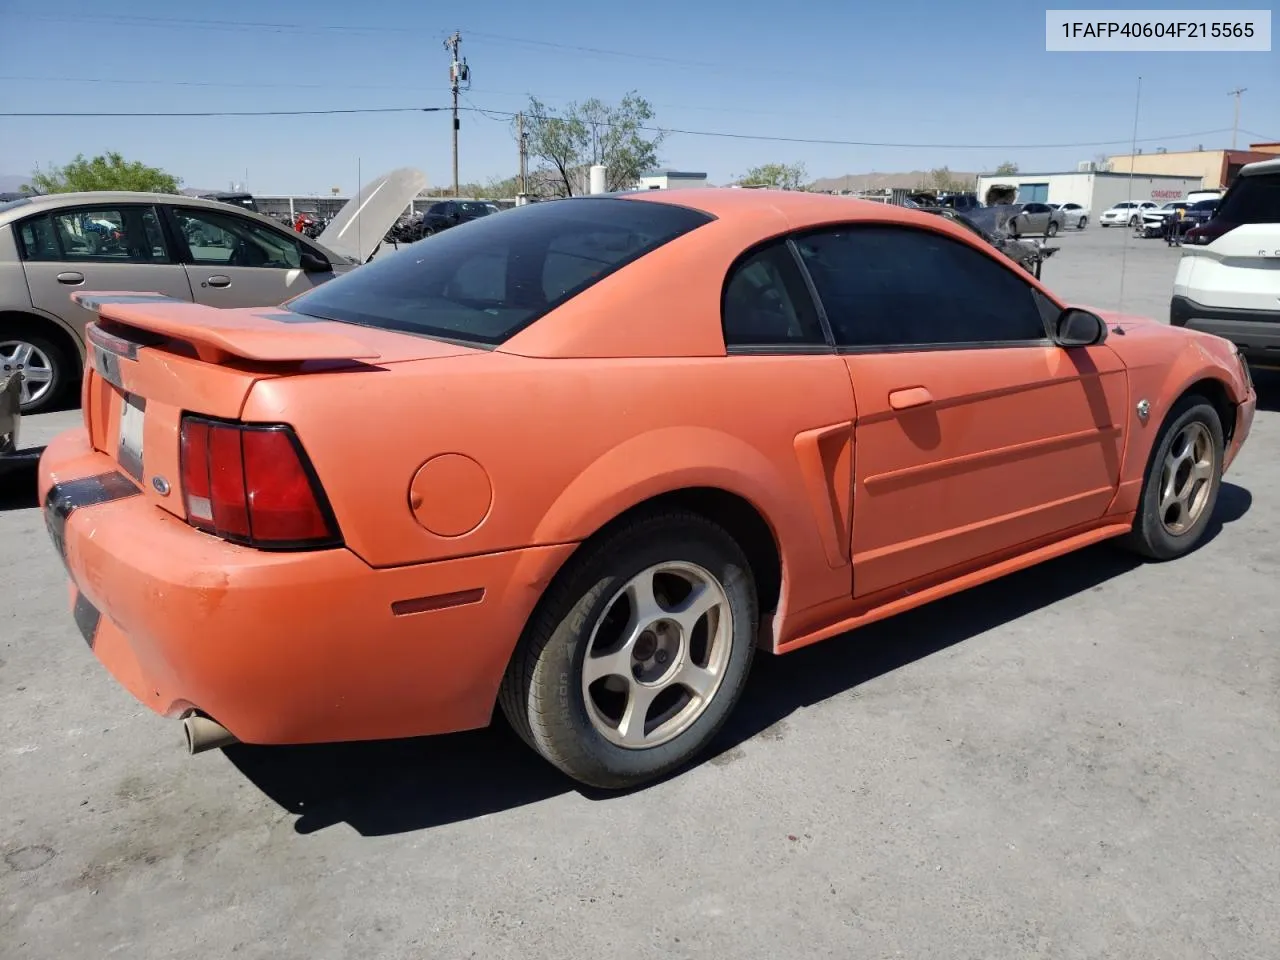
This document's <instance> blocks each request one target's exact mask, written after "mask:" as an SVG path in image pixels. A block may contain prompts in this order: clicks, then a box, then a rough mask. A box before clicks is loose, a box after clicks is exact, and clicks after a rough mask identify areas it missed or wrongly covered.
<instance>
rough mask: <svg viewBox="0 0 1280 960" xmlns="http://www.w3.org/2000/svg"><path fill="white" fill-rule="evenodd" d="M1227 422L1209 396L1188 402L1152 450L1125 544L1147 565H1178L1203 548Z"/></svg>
mask: <svg viewBox="0 0 1280 960" xmlns="http://www.w3.org/2000/svg"><path fill="white" fill-rule="evenodd" d="M1224 446H1225V444H1224V442H1223V435H1222V419H1221V417H1220V416H1219V415H1218V411H1217V409H1216V408H1215V407H1214V406H1213V404H1212V403H1210V402H1209V401H1208V400H1206V399H1205V398H1204V397H1201V396H1198V395H1195V394H1191V395H1189V396H1185V397H1183V398H1182V399H1181V400H1179V401H1178V402H1177V403H1176V404H1174V406H1173V409H1172V410H1170V411H1169V415H1168V416H1167V417H1166V418H1165V422H1164V424H1163V425H1162V426H1161V428H1160V435H1159V437H1158V438H1157V439H1156V442H1155V446H1154V447H1153V448H1152V450H1151V459H1150V461H1149V462H1148V464H1147V473H1146V477H1145V478H1144V479H1143V481H1142V494H1141V497H1140V498H1139V500H1138V515H1137V517H1135V518H1134V521H1133V530H1132V531H1131V532H1130V533H1129V534H1128V535H1127V536H1126V537H1125V538H1124V539H1123V540H1122V541H1121V543H1122V545H1123V546H1125V547H1126V548H1128V549H1129V550H1132V551H1133V552H1134V553H1137V554H1138V555H1140V556H1142V557H1146V558H1147V559H1148V560H1156V561H1164V560H1173V559H1175V558H1177V557H1181V556H1183V555H1184V554H1187V553H1190V552H1191V551H1192V550H1194V549H1195V548H1196V546H1198V545H1199V543H1200V541H1201V540H1202V539H1203V537H1204V532H1205V530H1206V529H1207V528H1208V526H1209V521H1210V519H1211V518H1212V516H1213V509H1214V507H1215V506H1216V504H1217V502H1218V490H1219V488H1220V487H1221V485H1222V457H1223V449H1224Z"/></svg>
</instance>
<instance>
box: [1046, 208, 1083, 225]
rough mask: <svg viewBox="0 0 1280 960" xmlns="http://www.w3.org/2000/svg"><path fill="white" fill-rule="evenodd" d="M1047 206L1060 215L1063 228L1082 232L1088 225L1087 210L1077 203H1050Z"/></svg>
mask: <svg viewBox="0 0 1280 960" xmlns="http://www.w3.org/2000/svg"><path fill="white" fill-rule="evenodd" d="M1049 206H1051V207H1053V209H1055V210H1058V211H1060V212H1061V213H1062V222H1063V226H1065V227H1067V228H1072V227H1074V228H1075V229H1076V230H1083V229H1084V228H1085V227H1087V226H1088V225H1089V208H1088V207H1086V206H1082V205H1081V204H1078V203H1051V204H1049Z"/></svg>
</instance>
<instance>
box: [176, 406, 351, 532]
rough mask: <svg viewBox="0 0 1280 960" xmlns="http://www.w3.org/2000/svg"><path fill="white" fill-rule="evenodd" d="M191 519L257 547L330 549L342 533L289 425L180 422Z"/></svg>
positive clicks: (194, 419)
mask: <svg viewBox="0 0 1280 960" xmlns="http://www.w3.org/2000/svg"><path fill="white" fill-rule="evenodd" d="M182 487H183V492H184V494H185V496H186V506H187V520H188V522H189V523H190V524H191V525H192V526H194V527H198V528H200V529H201V530H205V531H207V532H209V533H212V534H214V535H215V536H219V537H222V538H223V539H225V540H231V541H233V542H235V543H243V544H247V545H249V546H254V547H264V548H276V549H282V548H289V547H295V548H296V547H312V548H316V547H327V546H335V545H337V543H338V542H339V537H338V531H337V528H336V525H335V524H334V521H333V517H332V514H331V513H330V511H329V508H328V503H327V502H326V501H325V499H324V494H323V493H322V492H321V490H320V489H319V486H318V485H317V483H316V481H315V479H314V478H313V475H312V473H311V471H310V469H309V465H308V463H307V460H306V454H304V453H303V451H302V448H301V446H299V444H298V441H297V438H296V437H295V436H294V434H293V431H292V430H291V429H289V428H288V427H286V426H274V425H272V426H266V425H258V424H237V423H223V422H220V421H216V420H205V419H203V418H199V417H184V418H183V420H182Z"/></svg>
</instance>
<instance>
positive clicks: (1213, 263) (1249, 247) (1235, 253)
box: [1169, 159, 1280, 364]
mask: <svg viewBox="0 0 1280 960" xmlns="http://www.w3.org/2000/svg"><path fill="white" fill-rule="evenodd" d="M1169 322H1170V323H1172V324H1173V325H1174V326H1175V327H1190V328H1191V329H1192V330H1204V331H1206V332H1207V333H1216V334H1217V335H1218V336H1220V337H1225V338H1226V339H1228V340H1230V341H1231V342H1232V343H1234V344H1235V345H1236V346H1237V347H1238V348H1239V349H1240V352H1241V353H1242V354H1244V356H1245V357H1246V358H1248V359H1249V361H1250V362H1252V363H1255V364H1256V363H1258V362H1259V361H1262V362H1264V363H1273V364H1280V159H1276V160H1264V161H1262V162H1261V163H1251V164H1249V165H1248V166H1246V167H1244V168H1243V169H1242V170H1241V171H1240V175H1239V176H1238V177H1237V178H1236V181H1235V183H1233V184H1232V185H1231V188H1230V189H1229V190H1227V192H1226V194H1225V195H1224V196H1223V198H1222V202H1221V203H1220V204H1219V205H1218V210H1217V212H1216V214H1215V215H1214V217H1213V219H1212V220H1210V221H1209V222H1208V223H1206V224H1203V225H1202V226H1199V227H1193V228H1192V229H1191V230H1188V231H1187V234H1186V236H1185V237H1184V238H1183V246H1182V259H1181V260H1180V261H1179V262H1178V273H1177V276H1176V277H1175V278H1174V281H1173V301H1172V303H1171V304H1170V306H1169Z"/></svg>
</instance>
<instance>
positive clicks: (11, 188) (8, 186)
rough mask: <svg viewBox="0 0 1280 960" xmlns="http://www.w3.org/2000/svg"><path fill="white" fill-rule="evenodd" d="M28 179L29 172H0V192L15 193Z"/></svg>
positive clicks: (29, 176)
mask: <svg viewBox="0 0 1280 960" xmlns="http://www.w3.org/2000/svg"><path fill="white" fill-rule="evenodd" d="M30 180H31V174H29V173H0V193H17V192H18V191H19V190H21V189H22V186H23V184H25V183H27V182H29V181H30Z"/></svg>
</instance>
